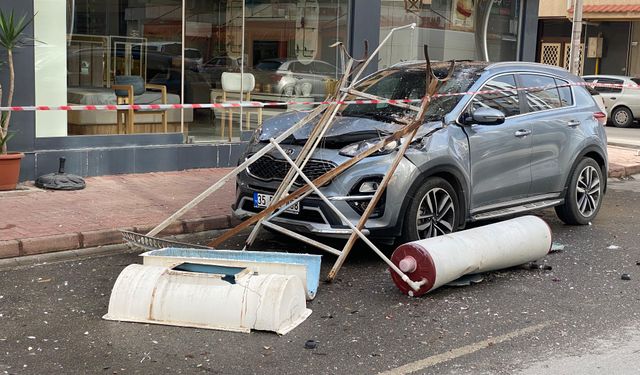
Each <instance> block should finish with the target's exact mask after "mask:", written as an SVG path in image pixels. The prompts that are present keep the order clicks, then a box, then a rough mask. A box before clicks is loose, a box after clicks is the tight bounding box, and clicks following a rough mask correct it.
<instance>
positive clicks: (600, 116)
mask: <svg viewBox="0 0 640 375" xmlns="http://www.w3.org/2000/svg"><path fill="white" fill-rule="evenodd" d="M593 117H594V118H595V119H596V120H598V124H600V125H602V126H605V125H607V114H606V113H603V112H595V113H594V114H593Z"/></svg>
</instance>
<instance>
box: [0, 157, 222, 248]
mask: <svg viewBox="0 0 640 375" xmlns="http://www.w3.org/2000/svg"><path fill="white" fill-rule="evenodd" d="M229 171H230V169H222V168H221V169H194V170H188V171H181V172H163V173H146V174H128V175H113V176H102V177H89V178H86V182H87V187H86V188H85V189H84V190H78V191H51V190H49V191H45V190H40V189H37V188H35V187H34V186H33V184H32V183H27V184H25V189H22V190H14V191H10V192H0V258H8V257H16V256H22V255H34V254H41V253H47V252H53V251H60V250H72V249H80V248H90V247H96V246H103V245H108V244H115V243H122V242H123V241H122V236H121V234H120V232H119V229H127V230H132V231H135V232H138V233H147V232H148V231H150V230H151V229H152V228H153V227H155V226H156V225H157V224H159V223H160V222H162V221H163V220H164V219H166V218H167V217H169V216H170V215H171V214H173V213H174V212H175V211H177V210H178V209H179V208H180V207H182V206H183V205H185V204H186V203H188V202H189V201H190V200H191V199H193V198H195V197H196V196H197V195H198V194H200V193H201V192H203V191H204V190H205V189H207V188H208V187H209V186H211V185H212V184H213V183H214V182H215V181H217V180H219V179H220V178H221V177H223V176H224V175H225V174H226V173H228V172H229ZM234 190H235V182H234V180H233V179H232V180H231V181H229V182H228V183H227V184H225V185H224V186H223V187H222V188H221V189H220V190H218V191H217V192H215V193H214V194H212V195H211V196H209V197H208V198H207V199H205V200H204V201H202V202H201V203H200V204H198V205H197V206H196V207H195V208H193V209H191V210H190V211H189V212H187V213H186V214H185V215H184V217H182V218H181V219H180V220H179V221H177V222H176V223H174V224H173V225H171V226H169V227H168V228H166V229H165V230H164V231H163V232H162V233H161V235H173V234H181V233H193V232H201V231H205V230H212V229H223V228H229V227H230V226H231V224H232V219H231V209H230V206H231V203H232V202H233V199H234Z"/></svg>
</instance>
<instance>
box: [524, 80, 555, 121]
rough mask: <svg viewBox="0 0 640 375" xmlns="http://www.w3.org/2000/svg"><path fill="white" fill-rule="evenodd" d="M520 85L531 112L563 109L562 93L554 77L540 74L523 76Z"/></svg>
mask: <svg viewBox="0 0 640 375" xmlns="http://www.w3.org/2000/svg"><path fill="white" fill-rule="evenodd" d="M520 84H521V85H522V87H523V88H524V95H525V98H526V99H527V105H528V107H529V111H530V112H536V111H544V110H548V109H556V108H560V107H562V104H561V100H560V92H559V91H558V87H557V86H556V81H555V79H553V78H552V77H548V76H543V75H538V74H521V75H520Z"/></svg>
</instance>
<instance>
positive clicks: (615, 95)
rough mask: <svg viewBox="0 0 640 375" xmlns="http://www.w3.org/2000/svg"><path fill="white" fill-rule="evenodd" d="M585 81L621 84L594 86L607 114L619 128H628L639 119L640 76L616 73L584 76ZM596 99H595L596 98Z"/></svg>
mask: <svg viewBox="0 0 640 375" xmlns="http://www.w3.org/2000/svg"><path fill="white" fill-rule="evenodd" d="M582 78H584V80H585V81H587V82H592V83H596V84H597V83H604V84H613V85H622V87H605V86H594V87H593V89H594V90H595V91H597V92H598V93H599V94H600V96H601V97H602V99H603V101H604V106H605V109H606V113H607V116H608V117H609V120H611V123H612V124H613V125H614V126H616V127H619V128H628V127H631V126H632V125H633V121H634V120H637V119H640V78H633V77H626V76H616V75H590V76H584V77H582ZM596 101H597V100H596Z"/></svg>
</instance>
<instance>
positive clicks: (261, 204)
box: [253, 192, 300, 214]
mask: <svg viewBox="0 0 640 375" xmlns="http://www.w3.org/2000/svg"><path fill="white" fill-rule="evenodd" d="M272 199H273V195H269V194H262V193H258V192H254V193H253V207H255V208H265V207H267V206H269V204H271V200H272ZM284 212H288V213H290V214H298V213H300V202H296V203H295V204H294V205H293V206H291V207H289V208H287V209H286V210H285V211H284Z"/></svg>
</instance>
